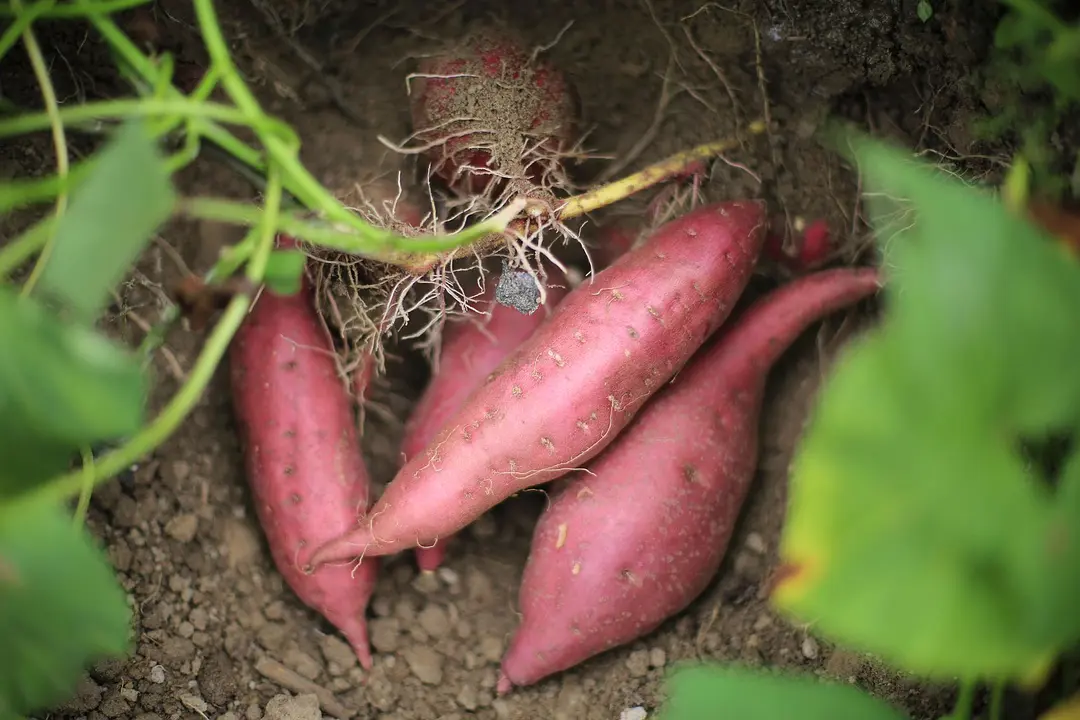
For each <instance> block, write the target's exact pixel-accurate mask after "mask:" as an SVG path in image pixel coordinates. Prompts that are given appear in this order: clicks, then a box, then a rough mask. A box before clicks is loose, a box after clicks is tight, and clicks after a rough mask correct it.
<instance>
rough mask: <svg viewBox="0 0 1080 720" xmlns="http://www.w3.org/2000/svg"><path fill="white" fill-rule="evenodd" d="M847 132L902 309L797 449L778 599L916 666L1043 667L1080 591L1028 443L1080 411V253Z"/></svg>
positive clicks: (829, 628)
mask: <svg viewBox="0 0 1080 720" xmlns="http://www.w3.org/2000/svg"><path fill="white" fill-rule="evenodd" d="M849 142H850V145H849V146H850V147H851V148H852V149H853V152H854V153H855V155H856V157H857V161H858V164H859V167H860V168H861V169H862V170H863V172H864V174H865V177H866V183H867V187H868V188H869V189H870V192H871V193H872V196H871V197H872V200H871V201H870V203H869V204H870V209H871V215H872V217H873V224H874V226H875V229H876V231H877V233H878V242H879V243H880V244H881V245H883V246H884V255H885V258H886V266H887V267H888V271H889V278H888V283H887V285H886V294H887V307H886V316H885V319H884V320H883V322H882V323H881V324H880V325H879V327H878V328H876V329H875V331H873V332H871V333H869V334H868V335H866V336H864V337H863V338H862V339H861V340H860V341H859V342H857V343H856V344H853V345H852V346H850V347H849V348H848V349H847V352H846V353H845V354H844V355H843V356H842V357H841V359H840V360H839V362H838V363H837V365H836V366H835V368H834V371H833V374H832V376H831V378H830V379H829V381H828V382H827V383H826V384H825V386H824V387H823V388H822V391H821V393H820V396H819V399H818V405H817V408H816V410H815V412H814V414H813V416H812V418H811V420H810V423H809V425H808V428H807V430H806V432H805V434H804V436H803V440H802V442H801V445H800V447H799V448H798V450H797V453H796V457H795V460H794V463H793V465H792V474H791V481H790V490H789V495H788V502H789V508H788V516H787V524H786V526H785V529H784V536H783V538H782V544H781V554H782V556H783V559H784V562H785V563H786V564H787V567H786V576H785V578H784V580H783V581H782V582H781V583H780V585H779V587H778V589H777V591H776V594H775V596H774V599H775V600H776V602H777V604H778V605H779V606H780V607H782V608H783V609H784V610H786V611H787V612H790V613H792V614H795V615H797V616H799V617H800V618H802V619H805V620H807V621H813V622H814V623H815V627H816V628H817V629H818V630H819V631H821V632H822V633H824V634H826V635H828V636H830V637H831V638H832V639H834V640H837V641H839V642H843V643H846V644H849V645H852V646H855V647H858V648H861V649H863V650H866V651H869V652H873V653H875V654H877V655H879V656H880V657H882V658H883V659H885V660H886V661H889V662H891V663H893V664H896V665H898V666H900V667H902V668H903V669H905V670H908V671H910V672H915V673H919V674H923V675H927V676H930V677H934V678H940V679H951V678H953V677H956V676H961V677H984V678H1007V679H1019V680H1021V681H1024V680H1033V679H1036V678H1038V677H1039V676H1040V674H1041V673H1043V672H1045V670H1046V669H1047V667H1048V663H1049V661H1050V659H1051V658H1052V657H1053V655H1054V654H1055V653H1056V652H1057V651H1058V650H1060V649H1061V647H1062V646H1063V644H1067V642H1068V641H1069V638H1063V637H1062V634H1061V630H1062V628H1064V627H1069V626H1072V625H1075V624H1076V622H1075V621H1074V620H1073V619H1072V618H1071V616H1070V617H1066V615H1067V614H1068V613H1069V612H1071V611H1069V610H1068V608H1069V607H1075V605H1076V602H1077V601H1080V596H1077V594H1076V593H1074V592H1072V591H1071V590H1070V588H1069V587H1068V585H1067V584H1062V582H1060V580H1061V578H1062V577H1064V575H1063V573H1062V570H1063V565H1062V563H1063V560H1062V557H1061V555H1060V553H1058V554H1055V553H1054V552H1052V543H1051V542H1050V540H1051V539H1052V533H1053V527H1054V525H1053V516H1054V513H1055V510H1054V504H1053V498H1052V496H1051V494H1050V492H1049V491H1048V489H1047V485H1046V483H1045V482H1043V480H1042V479H1041V478H1040V477H1038V476H1037V475H1035V474H1033V472H1032V471H1029V470H1028V468H1027V467H1026V465H1025V462H1024V460H1023V458H1022V456H1021V454H1020V440H1021V438H1036V437H1042V436H1044V435H1046V434H1047V433H1049V432H1051V431H1060V430H1063V429H1072V428H1074V427H1076V425H1077V420H1078V419H1080V373H1077V372H1075V358H1076V357H1078V356H1080V266H1078V264H1077V263H1076V261H1075V260H1074V258H1072V257H1071V256H1070V255H1069V253H1068V252H1067V250H1066V249H1065V248H1064V246H1063V245H1061V244H1059V243H1056V242H1054V241H1052V240H1051V239H1050V238H1048V237H1046V236H1045V235H1043V234H1042V233H1041V232H1040V231H1038V230H1037V229H1035V228H1034V227H1032V226H1031V225H1029V224H1028V223H1027V222H1026V221H1025V220H1023V219H1022V218H1020V217H1019V216H1015V215H1013V214H1010V213H1009V212H1007V211H1006V210H1005V208H1004V207H1003V206H1002V204H1001V203H1000V202H999V201H998V200H997V199H995V198H993V197H991V196H990V195H988V194H986V193H984V192H982V191H979V190H976V189H974V188H971V187H968V186H966V185H964V184H963V183H961V182H959V181H957V180H955V179H953V178H946V177H944V176H943V175H942V174H941V173H939V172H933V171H931V170H930V169H929V168H928V167H927V166H925V165H922V164H920V163H915V162H914V161H912V160H911V158H910V156H908V155H907V154H905V153H902V152H900V151H897V150H894V149H891V148H889V147H887V146H884V145H880V144H877V143H872V142H870V141H867V140H865V139H863V138H857V139H855V140H850V141H849ZM1063 593H1064V594H1063ZM1054 613H1057V614H1054ZM882 618H888V621H887V622H883V621H882Z"/></svg>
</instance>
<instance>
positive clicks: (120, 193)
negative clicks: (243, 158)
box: [37, 120, 175, 322]
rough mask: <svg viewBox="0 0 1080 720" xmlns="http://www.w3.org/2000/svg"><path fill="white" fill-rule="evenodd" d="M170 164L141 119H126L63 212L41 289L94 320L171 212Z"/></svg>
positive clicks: (76, 311)
mask: <svg viewBox="0 0 1080 720" xmlns="http://www.w3.org/2000/svg"><path fill="white" fill-rule="evenodd" d="M174 200H175V197H174V193H173V189H172V185H171V183H170V179H169V171H168V169H167V167H166V166H165V163H164V159H163V157H162V155H161V153H160V152H159V151H158V148H157V146H156V145H155V143H154V140H153V138H151V136H150V134H149V133H148V132H147V130H146V128H145V126H144V124H143V123H142V122H141V121H139V120H132V121H129V122H128V123H126V124H125V125H123V126H122V127H121V128H120V129H119V130H118V131H117V134H116V136H115V137H114V138H113V139H112V140H111V141H110V142H109V144H108V145H107V146H106V147H105V148H104V149H103V150H102V151H101V152H100V153H99V154H98V156H97V158H96V160H95V163H94V166H93V169H92V171H91V172H90V174H89V175H88V176H87V177H86V179H85V180H84V181H83V182H82V183H80V185H79V187H78V188H76V190H75V192H73V193H72V196H71V203H70V206H69V207H68V210H67V212H66V213H65V214H64V215H63V217H62V218H61V219H60V222H59V224H58V226H57V228H56V235H55V237H54V239H53V247H52V252H51V254H50V256H49V257H48V258H47V261H46V264H45V270H44V272H43V273H42V276H41V283H40V284H39V285H38V287H37V290H38V291H40V292H41V293H42V294H43V295H45V296H48V297H50V298H54V299H57V300H60V301H61V302H63V303H64V305H65V306H66V307H67V308H68V309H70V310H71V311H72V312H74V313H75V314H76V316H77V317H78V318H79V319H81V320H83V321H85V322H89V321H92V320H94V319H95V318H96V317H97V316H98V314H99V313H100V311H101V309H102V308H103V307H105V305H106V304H107V302H108V293H109V290H110V289H111V288H113V287H115V286H116V284H117V283H118V282H120V280H121V279H122V278H123V277H124V273H125V272H127V269H128V267H129V266H130V265H131V264H132V263H133V262H134V261H135V259H136V258H137V257H138V255H139V253H140V251H141V250H142V249H143V247H144V246H145V245H146V243H147V242H149V240H150V238H151V236H152V234H153V233H154V231H155V230H156V229H157V228H158V227H159V226H160V225H161V224H162V223H163V222H164V221H165V220H166V219H167V218H168V217H169V214H170V213H171V212H172V207H173V203H174Z"/></svg>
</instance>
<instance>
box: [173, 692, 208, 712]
mask: <svg viewBox="0 0 1080 720" xmlns="http://www.w3.org/2000/svg"><path fill="white" fill-rule="evenodd" d="M176 697H177V699H178V700H179V701H180V704H182V705H183V706H184V707H186V708H187V709H189V710H194V711H195V712H197V713H199V714H200V715H204V714H206V711H207V710H209V709H210V706H209V705H207V704H206V701H205V700H203V699H202V698H201V697H199V696H198V695H195V694H193V693H180V694H179V695H177V696H176Z"/></svg>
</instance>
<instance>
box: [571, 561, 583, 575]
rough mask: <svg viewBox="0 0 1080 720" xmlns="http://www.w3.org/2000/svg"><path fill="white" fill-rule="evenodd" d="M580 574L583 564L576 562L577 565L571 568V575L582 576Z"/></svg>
mask: <svg viewBox="0 0 1080 720" xmlns="http://www.w3.org/2000/svg"><path fill="white" fill-rule="evenodd" d="M580 573H581V563H580V562H575V563H574V564H573V565H572V566H571V567H570V574H571V575H578V574H580Z"/></svg>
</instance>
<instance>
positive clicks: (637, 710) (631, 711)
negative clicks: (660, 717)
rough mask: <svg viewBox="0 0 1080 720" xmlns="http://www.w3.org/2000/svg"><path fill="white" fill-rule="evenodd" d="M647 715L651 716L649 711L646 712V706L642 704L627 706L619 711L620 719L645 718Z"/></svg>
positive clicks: (635, 719)
mask: <svg viewBox="0 0 1080 720" xmlns="http://www.w3.org/2000/svg"><path fill="white" fill-rule="evenodd" d="M647 717H649V713H647V712H645V708H643V707H641V706H640V705H639V706H637V707H631V708H626V709H625V710H623V711H622V712H621V713H619V720H645V718H647Z"/></svg>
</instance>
